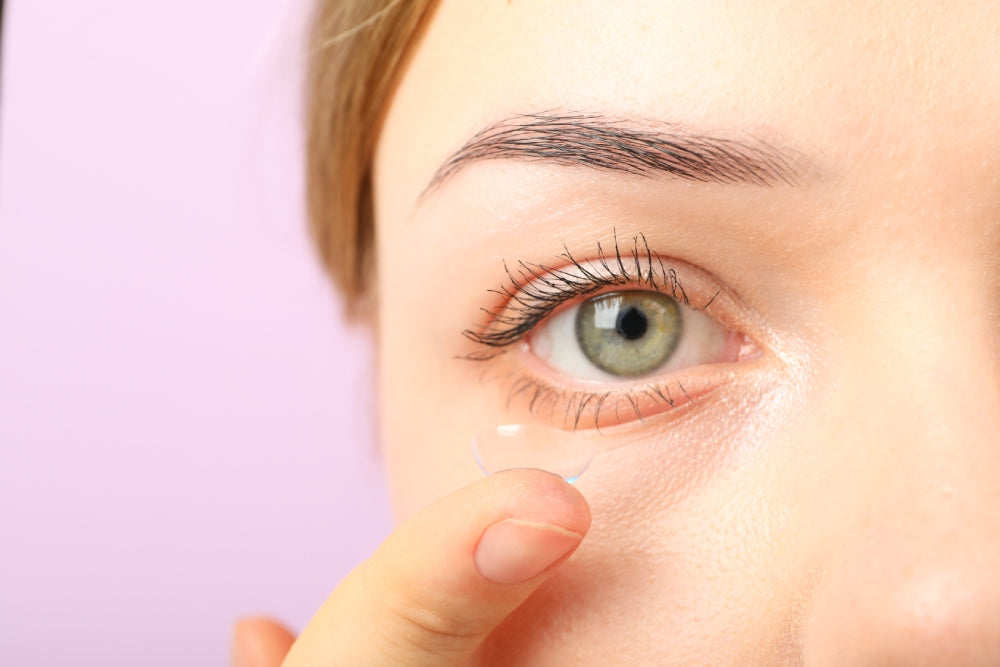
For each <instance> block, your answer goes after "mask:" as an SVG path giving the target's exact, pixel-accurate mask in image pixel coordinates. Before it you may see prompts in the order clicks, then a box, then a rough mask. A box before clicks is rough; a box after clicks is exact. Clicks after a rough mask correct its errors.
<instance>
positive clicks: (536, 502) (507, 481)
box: [492, 469, 591, 536]
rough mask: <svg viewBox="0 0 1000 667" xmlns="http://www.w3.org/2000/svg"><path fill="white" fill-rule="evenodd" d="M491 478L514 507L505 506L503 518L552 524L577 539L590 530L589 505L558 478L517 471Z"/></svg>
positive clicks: (577, 491)
mask: <svg viewBox="0 0 1000 667" xmlns="http://www.w3.org/2000/svg"><path fill="white" fill-rule="evenodd" d="M492 477H493V478H495V480H496V483H497V484H498V485H501V486H505V487H508V488H507V495H508V497H509V498H511V499H512V501H513V502H514V503H515V504H517V505H518V507H516V508H515V507H510V506H508V507H507V508H506V512H507V516H509V517H511V518H518V519H523V520H529V521H538V522H544V523H548V524H552V525H554V526H558V527H560V528H562V529H563V530H567V531H570V532H573V533H576V534H578V535H580V536H583V535H586V534H587V531H588V530H589V529H590V521H591V516H590V504H589V503H587V499H586V498H584V496H583V494H582V493H580V490H579V489H577V488H576V487H575V486H573V485H572V484H570V483H569V482H567V481H566V480H565V479H563V478H562V477H560V476H559V475H555V474H553V473H550V472H546V471H544V470H535V469H518V470H505V471H502V472H498V473H495V474H494V475H492Z"/></svg>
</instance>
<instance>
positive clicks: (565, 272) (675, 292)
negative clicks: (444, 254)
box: [462, 234, 723, 359]
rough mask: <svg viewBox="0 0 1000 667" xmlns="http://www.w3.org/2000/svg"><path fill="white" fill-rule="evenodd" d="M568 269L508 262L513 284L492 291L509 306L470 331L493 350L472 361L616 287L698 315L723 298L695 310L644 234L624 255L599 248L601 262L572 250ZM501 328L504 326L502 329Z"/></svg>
mask: <svg viewBox="0 0 1000 667" xmlns="http://www.w3.org/2000/svg"><path fill="white" fill-rule="evenodd" d="M559 259H560V260H562V261H564V262H565V264H564V265H563V266H562V267H560V268H550V267H547V266H544V265H541V264H533V263H527V262H518V264H517V265H516V267H517V268H516V270H515V271H512V270H511V269H510V267H509V265H508V264H507V263H506V262H505V263H504V268H505V270H506V273H507V280H508V283H509V284H507V283H505V284H504V285H501V287H500V288H499V289H495V290H490V292H492V293H494V294H496V295H498V296H500V297H501V298H502V299H503V303H502V304H500V305H499V306H497V307H495V308H493V309H489V308H484V309H483V310H484V311H485V312H486V313H487V315H488V321H487V322H486V323H485V324H483V325H482V326H481V327H479V328H478V329H466V330H465V331H463V332H462V333H463V335H464V336H465V337H466V338H468V339H469V340H471V341H473V342H474V343H477V344H480V345H483V346H486V347H488V348H490V351H485V352H480V353H477V354H472V355H468V358H470V359H490V358H493V357H494V356H496V355H497V354H499V353H500V350H499V348H505V347H507V346H509V345H512V344H514V343H516V342H518V341H520V340H521V339H523V338H524V336H525V335H527V334H528V333H529V332H530V331H531V330H532V329H533V328H534V327H535V326H536V325H537V324H538V323H539V322H540V321H541V320H543V319H545V318H547V317H548V316H550V315H551V314H552V313H553V312H554V311H555V310H556V309H557V308H559V307H560V306H561V305H562V304H564V303H566V302H568V301H570V300H572V299H574V298H580V297H583V296H589V295H592V294H595V293H597V292H598V291H600V290H602V289H604V288H608V287H614V286H622V285H639V286H643V285H645V286H648V287H651V288H653V289H655V290H656V291H659V292H663V293H665V294H668V295H670V296H671V297H673V298H674V299H676V300H677V301H679V302H680V303H682V304H683V305H685V306H687V307H690V308H692V309H694V310H705V309H706V308H708V307H709V306H710V305H711V304H712V303H713V302H714V301H715V299H716V297H718V296H719V294H720V293H722V291H723V290H722V289H721V288H719V289H717V290H715V291H714V292H712V293H711V294H710V295H709V296H708V298H706V300H705V303H704V304H702V305H700V306H698V305H692V303H691V300H690V298H689V296H688V291H687V289H685V288H684V286H683V284H682V282H681V279H680V277H679V276H678V272H677V270H676V268H674V266H671V265H670V260H664V258H663V256H661V255H660V254H658V253H654V252H653V251H652V249H651V248H650V246H649V244H648V242H647V241H646V237H645V236H644V235H642V234H639V235H637V236H634V237H632V247H631V248H630V249H629V250H628V252H626V253H625V254H623V253H622V252H621V246H620V245H619V243H618V238H617V235H616V236H615V239H614V254H609V253H606V252H605V251H604V249H603V247H602V246H601V244H600V243H598V244H597V257H596V258H595V259H588V260H577V259H576V258H575V257H574V256H573V254H572V253H571V252H570V251H569V249H568V248H566V247H565V246H564V252H563V254H562V255H560V257H559ZM498 324H499V326H497V325H498Z"/></svg>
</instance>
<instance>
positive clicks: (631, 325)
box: [615, 307, 649, 340]
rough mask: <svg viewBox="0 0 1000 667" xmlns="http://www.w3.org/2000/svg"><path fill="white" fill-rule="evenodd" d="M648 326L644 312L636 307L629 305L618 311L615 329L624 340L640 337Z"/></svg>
mask: <svg viewBox="0 0 1000 667" xmlns="http://www.w3.org/2000/svg"><path fill="white" fill-rule="evenodd" d="M648 328H649V320H647V319H646V314H645V313H644V312H642V311H641V310H639V309H638V308H635V307H631V308H628V309H626V310H623V311H622V312H620V313H618V321H617V322H616V323H615V331H617V332H618V334H619V335H620V336H621V337H622V338H624V339H625V340H636V339H637V338H642V337H643V335H645V333H646V329H648Z"/></svg>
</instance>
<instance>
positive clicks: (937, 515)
mask: <svg viewBox="0 0 1000 667" xmlns="http://www.w3.org/2000/svg"><path fill="white" fill-rule="evenodd" d="M897 321H899V320H897ZM910 321H911V322H912V323H913V326H912V327H911V328H909V329H908V330H907V331H905V332H896V334H897V335H895V337H894V336H893V335H892V334H893V332H891V331H890V332H886V335H885V336H884V337H883V336H879V338H878V340H877V341H874V342H872V343H871V344H870V347H869V355H870V356H869V359H868V361H870V362H871V363H870V366H869V367H868V368H867V369H866V370H865V372H864V373H863V378H864V380H863V382H866V383H867V384H868V386H869V389H867V390H864V391H861V392H860V396H856V399H857V400H860V401H876V402H877V405H878V406H879V409H876V410H865V411H863V412H864V415H865V417H864V418H863V419H862V420H861V421H859V423H858V424H857V425H856V431H855V432H856V434H857V437H858V438H860V439H861V440H862V441H863V442H862V444H863V445H864V446H865V447H866V448H868V451H871V452H874V454H873V455H872V456H871V458H866V459H865V461H866V463H865V465H874V466H878V467H880V470H879V472H878V473H877V474H874V475H871V476H868V477H866V478H864V479H865V482H864V488H859V489H858V493H859V494H862V495H865V500H864V501H863V502H860V503H856V504H854V505H853V506H852V509H851V510H850V511H851V512H854V513H856V514H857V516H855V517H853V518H852V520H851V521H850V525H851V527H850V528H848V529H847V530H845V532H844V533H843V534H840V535H838V536H837V538H836V540H834V542H835V543H832V544H831V545H830V550H831V554H830V557H829V560H828V563H827V566H826V568H827V571H826V572H825V573H824V576H823V583H822V584H821V585H819V586H818V588H817V590H816V594H815V598H814V600H813V604H812V606H811V610H810V612H809V615H808V619H807V624H806V632H805V636H804V640H803V645H804V653H805V657H806V664H817V665H825V664H829V665H835V664H837V665H848V664H926V665H994V664H1000V372H998V356H1000V355H998V354H997V352H996V340H997V336H996V332H994V331H992V330H991V329H990V327H991V323H990V322H989V321H987V319H986V318H984V317H983V316H982V311H975V310H974V309H973V308H972V307H971V305H968V307H963V304H962V303H960V302H959V303H957V304H955V302H953V303H952V306H951V307H947V308H945V307H942V308H940V309H939V310H938V312H936V313H935V315H934V317H928V318H926V319H925V320H919V319H916V318H911V319H910ZM859 478H860V477H859ZM870 487H874V488H870Z"/></svg>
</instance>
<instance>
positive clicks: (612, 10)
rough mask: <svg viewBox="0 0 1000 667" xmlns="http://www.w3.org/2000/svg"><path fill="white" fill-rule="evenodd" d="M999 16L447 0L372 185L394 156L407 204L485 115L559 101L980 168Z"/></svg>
mask: <svg viewBox="0 0 1000 667" xmlns="http://www.w3.org/2000/svg"><path fill="white" fill-rule="evenodd" d="M998 29H1000V9H998V8H997V6H996V5H995V4H993V3H986V2H983V3H966V4H965V5H964V6H961V7H959V6H958V5H956V3H954V2H951V3H945V2H923V3H921V2H906V1H900V2H879V3H871V2H853V3H852V2H842V1H839V0H838V1H830V2H826V3H822V2H821V3H811V5H810V6H809V7H808V8H806V7H804V6H802V4H801V3H798V2H768V3H760V2H724V1H721V0H718V1H713V0H706V1H703V2H697V3H691V2H669V1H665V0H648V1H645V2H643V1H632V2H614V3H612V2H606V1H605V0H594V1H586V0H566V1H556V0H545V1H534V0H489V1H477V2H468V1H467V0H444V1H443V2H442V3H441V4H440V5H439V7H438V8H437V10H436V11H435V13H434V15H433V18H432V20H431V21H430V23H429V26H428V29H427V32H426V34H425V35H424V36H423V38H422V40H421V42H420V44H419V46H418V48H417V49H416V51H415V53H414V55H413V58H412V61H411V63H410V65H409V68H408V70H407V72H406V75H405V76H404V78H403V80H402V82H401V85H400V87H399V89H398V91H397V93H396V96H395V98H394V101H393V103H392V105H391V108H390V112H389V114H388V117H387V121H386V124H385V126H384V129H383V134H382V137H381V139H380V142H379V148H378V152H377V155H376V183H378V182H379V181H380V180H382V177H383V174H382V172H383V171H384V168H385V167H389V168H391V170H392V178H393V179H394V180H395V181H396V183H395V184H394V190H396V191H397V192H401V193H405V194H406V195H407V196H406V197H404V199H406V200H407V202H406V205H412V203H413V201H414V200H415V199H416V198H417V197H418V195H419V193H420V192H421V190H422V189H423V188H424V187H425V186H426V184H427V182H428V181H429V180H430V179H431V177H432V176H433V174H434V173H435V171H436V169H437V168H438V167H439V165H440V164H441V163H442V162H443V161H444V160H446V159H447V157H448V156H449V155H450V154H451V153H453V152H454V151H455V150H457V149H458V148H459V147H460V146H462V144H463V143H464V142H465V141H466V140H467V139H468V138H469V137H470V136H472V135H473V134H475V133H476V132H477V131H479V130H480V129H481V128H482V127H483V126H486V125H488V124H489V123H491V122H495V121H497V120H498V119H500V118H503V117H505V116H507V115H510V114H517V113H526V112H528V113H530V112H538V111H542V110H546V109H554V108H560V109H574V110H582V111H600V112H602V113H608V114H611V115H616V114H617V115H627V116H633V117H646V118H653V119H656V120H663V121H667V122H676V123H681V124H684V125H689V126H694V127H699V128H700V127H710V128H721V129H724V130H736V131H741V132H747V133H750V134H752V135H753V136H755V137H758V138H761V139H763V140H765V141H772V140H774V141H780V142H781V143H783V144H789V145H792V146H795V147H796V148H797V149H799V150H802V151H803V152H807V153H810V154H814V155H818V156H822V157H823V158H824V161H825V162H826V163H827V164H828V165H829V166H830V167H831V169H833V170H834V171H847V170H857V169H861V170H862V172H864V171H866V170H869V169H870V170H877V171H879V172H884V171H885V170H886V169H887V168H888V169H897V170H898V169H899V167H900V165H906V169H908V170H919V169H928V170H931V169H938V170H940V169H941V168H942V164H941V163H940V160H928V159H926V158H927V156H928V155H929V154H934V153H943V152H946V153H947V155H948V156H951V157H952V158H954V160H955V162H956V163H960V162H963V161H965V162H966V164H968V160H973V161H975V162H976V163H977V164H982V163H983V160H984V159H987V160H988V159H989V158H990V156H992V155H994V154H996V153H997V149H998V148H1000V129H998V128H1000V125H998V124H997V123H996V121H995V118H996V113H997V111H998V110H1000V86H997V85H996V82H997V81H998V80H1000V57H998V49H997V46H996V35H997V34H998ZM415 129H416V130H418V131H415ZM944 166H947V165H944ZM995 171H996V169H995V168H994V169H993V173H994V174H995ZM985 173H986V172H984V175H985ZM945 180H947V179H945ZM399 205H400V206H402V205H404V204H403V202H402V201H400V202H399Z"/></svg>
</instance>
